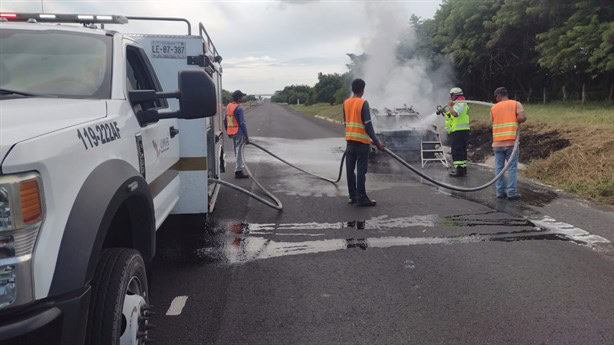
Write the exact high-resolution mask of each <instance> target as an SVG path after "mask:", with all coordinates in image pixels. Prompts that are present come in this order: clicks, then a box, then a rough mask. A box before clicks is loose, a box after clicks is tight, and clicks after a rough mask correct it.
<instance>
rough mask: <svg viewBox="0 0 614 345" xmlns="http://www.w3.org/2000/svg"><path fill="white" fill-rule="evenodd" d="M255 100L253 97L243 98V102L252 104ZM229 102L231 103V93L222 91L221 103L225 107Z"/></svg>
mask: <svg viewBox="0 0 614 345" xmlns="http://www.w3.org/2000/svg"><path fill="white" fill-rule="evenodd" d="M256 100H257V98H256V96H254V95H247V96H243V102H253V101H256ZM230 102H232V92H230V91H228V90H224V89H222V103H224V106H226V105H228V103H230Z"/></svg>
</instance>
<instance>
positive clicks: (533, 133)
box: [468, 124, 571, 164]
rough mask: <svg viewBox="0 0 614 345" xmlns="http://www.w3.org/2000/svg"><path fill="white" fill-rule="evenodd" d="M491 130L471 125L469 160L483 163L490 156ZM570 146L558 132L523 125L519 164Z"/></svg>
mask: <svg viewBox="0 0 614 345" xmlns="http://www.w3.org/2000/svg"><path fill="white" fill-rule="evenodd" d="M491 145H492V129H491V127H490V126H489V125H483V124H473V125H472V127H471V136H470V137H469V143H468V146H469V150H468V156H469V160H471V161H472V162H479V163H481V162H484V161H485V160H486V158H487V157H488V156H490V155H492V146H491ZM570 145H571V142H570V141H569V140H568V139H566V138H563V136H562V134H561V133H559V131H558V130H546V131H544V128H543V127H542V126H540V125H523V126H522V132H521V135H520V162H521V163H525V164H527V163H529V162H530V161H532V160H535V159H544V158H548V157H549V156H550V155H551V154H552V153H554V152H556V151H559V150H562V149H564V148H566V147H568V146H570Z"/></svg>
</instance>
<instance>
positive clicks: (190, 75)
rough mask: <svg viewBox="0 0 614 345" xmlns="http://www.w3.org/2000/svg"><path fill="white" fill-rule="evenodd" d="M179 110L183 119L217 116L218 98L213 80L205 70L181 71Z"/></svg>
mask: <svg viewBox="0 0 614 345" xmlns="http://www.w3.org/2000/svg"><path fill="white" fill-rule="evenodd" d="M178 84H179V94H180V97H179V109H180V112H181V115H180V118H182V119H188V120H189V119H199V118H203V117H211V116H215V114H216V113H217V97H216V92H215V83H214V82H213V79H211V77H210V76H209V75H208V74H207V73H206V72H205V71H203V70H185V71H179V80H178Z"/></svg>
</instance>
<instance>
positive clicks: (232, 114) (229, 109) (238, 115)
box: [224, 90, 249, 178]
mask: <svg viewBox="0 0 614 345" xmlns="http://www.w3.org/2000/svg"><path fill="white" fill-rule="evenodd" d="M243 96H245V94H244V93H243V92H241V91H240V90H237V91H235V92H233V93H232V102H231V103H228V105H227V106H226V119H225V121H224V127H225V128H226V133H227V134H228V136H229V137H230V138H231V139H232V146H233V148H234V152H235V157H236V165H235V178H248V177H249V175H247V174H244V173H243V168H244V167H245V165H244V164H243V148H244V147H245V145H246V144H249V136H248V135H247V125H246V123H245V113H244V112H243V108H242V107H241V105H240V103H241V100H242V99H243Z"/></svg>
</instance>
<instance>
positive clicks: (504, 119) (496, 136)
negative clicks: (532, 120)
mask: <svg viewBox="0 0 614 345" xmlns="http://www.w3.org/2000/svg"><path fill="white" fill-rule="evenodd" d="M495 103H496V104H495V105H493V106H492V108H491V109H490V116H491V119H492V147H493V151H494V154H495V164H496V171H497V174H499V173H500V172H501V170H503V167H504V166H505V162H506V161H510V160H511V163H510V164H511V166H510V168H509V170H508V171H507V174H508V176H507V177H508V181H507V183H506V180H505V176H501V177H500V178H499V179H498V180H497V184H496V187H497V198H499V199H505V198H507V199H508V200H517V199H518V198H519V195H518V190H517V189H516V175H517V172H518V155H519V153H520V150H519V151H518V154H516V155H514V157H511V155H512V151H513V149H514V143H515V141H516V135H517V133H518V126H519V124H521V123H523V122H525V121H526V120H527V115H526V114H525V112H524V108H523V107H522V104H520V102H517V101H514V100H510V99H509V98H508V94H507V89H506V88H504V87H500V88H497V89H496V90H495Z"/></svg>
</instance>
